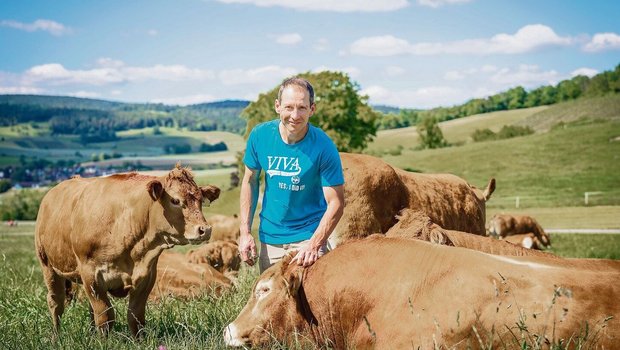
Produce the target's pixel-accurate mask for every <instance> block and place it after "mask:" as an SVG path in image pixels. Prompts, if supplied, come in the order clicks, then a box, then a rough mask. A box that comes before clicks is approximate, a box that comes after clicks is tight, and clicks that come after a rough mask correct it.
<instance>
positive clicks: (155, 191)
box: [146, 180, 164, 201]
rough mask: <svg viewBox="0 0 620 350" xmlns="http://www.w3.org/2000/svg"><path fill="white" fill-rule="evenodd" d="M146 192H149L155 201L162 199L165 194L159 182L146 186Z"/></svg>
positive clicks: (153, 181)
mask: <svg viewBox="0 0 620 350" xmlns="http://www.w3.org/2000/svg"><path fill="white" fill-rule="evenodd" d="M146 190H147V191H148V192H149V196H150V197H151V199H152V200H153V201H156V200H158V199H160V198H161V196H162V195H163V194H164V186H163V185H162V184H161V182H159V180H151V181H149V183H147V184H146Z"/></svg>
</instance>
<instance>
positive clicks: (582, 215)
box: [487, 198, 620, 230]
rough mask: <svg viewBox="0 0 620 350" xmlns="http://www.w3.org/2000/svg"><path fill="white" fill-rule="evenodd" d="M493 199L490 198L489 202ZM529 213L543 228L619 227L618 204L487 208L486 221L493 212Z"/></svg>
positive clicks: (619, 209)
mask: <svg viewBox="0 0 620 350" xmlns="http://www.w3.org/2000/svg"><path fill="white" fill-rule="evenodd" d="M492 201H493V199H492V198H491V202H492ZM499 213H505V214H513V215H529V216H532V217H534V218H535V219H536V221H538V223H540V225H541V226H542V227H543V229H546V230H548V229H620V206H604V205H602V206H596V207H563V208H525V209H524V208H519V209H517V208H514V207H513V208H509V209H499V208H493V207H491V208H487V222H488V221H489V219H490V218H491V217H492V216H493V215H494V214H499Z"/></svg>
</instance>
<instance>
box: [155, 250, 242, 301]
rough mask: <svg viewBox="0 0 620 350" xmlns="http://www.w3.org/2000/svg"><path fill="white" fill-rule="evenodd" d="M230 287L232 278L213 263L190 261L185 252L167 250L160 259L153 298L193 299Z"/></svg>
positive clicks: (218, 292)
mask: <svg viewBox="0 0 620 350" xmlns="http://www.w3.org/2000/svg"><path fill="white" fill-rule="evenodd" d="M230 287H232V283H231V281H230V280H229V279H228V278H226V276H224V275H223V274H222V273H220V272H219V271H217V270H216V269H214V268H213V267H212V266H211V265H209V264H207V263H197V262H189V261H187V256H186V255H185V254H181V253H177V252H170V251H164V252H163V253H162V254H161V255H160V256H159V261H158V262H157V280H156V281H155V286H154V287H153V290H152V291H151V294H150V295H149V298H150V299H153V300H158V299H161V298H163V297H164V296H173V297H177V298H179V297H181V298H193V297H198V296H201V295H202V294H204V293H208V292H212V293H215V294H216V295H220V294H222V292H224V291H225V290H227V289H230Z"/></svg>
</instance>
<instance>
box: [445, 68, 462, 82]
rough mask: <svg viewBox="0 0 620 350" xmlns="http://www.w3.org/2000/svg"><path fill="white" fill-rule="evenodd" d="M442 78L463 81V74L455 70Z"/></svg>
mask: <svg viewBox="0 0 620 350" xmlns="http://www.w3.org/2000/svg"><path fill="white" fill-rule="evenodd" d="M443 78H444V79H445V80H463V79H465V72H459V71H456V70H451V71H447V72H446V73H445V74H444V75H443Z"/></svg>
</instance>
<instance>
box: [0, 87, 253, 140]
mask: <svg viewBox="0 0 620 350" xmlns="http://www.w3.org/2000/svg"><path fill="white" fill-rule="evenodd" d="M248 104H249V101H240V100H226V101H218V102H211V103H202V104H196V105H190V106H169V105H164V104H160V103H142V104H141V103H122V102H113V101H104V100H96V99H88V98H78V97H66V96H41V95H0V125H2V126H7V125H14V124H18V123H28V122H49V123H50V130H51V131H52V133H55V134H83V133H84V130H90V132H89V133H91V134H98V135H100V136H102V137H103V138H104V139H105V138H106V135H107V134H109V135H111V134H113V133H114V132H116V131H121V130H128V129H134V128H143V127H152V126H177V127H187V128H189V129H190V130H201V131H210V130H224V131H230V132H234V133H242V132H243V131H244V129H245V124H246V122H245V120H243V119H241V118H240V114H241V111H242V110H243V109H244V108H245V107H246V106H247V105H248Z"/></svg>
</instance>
